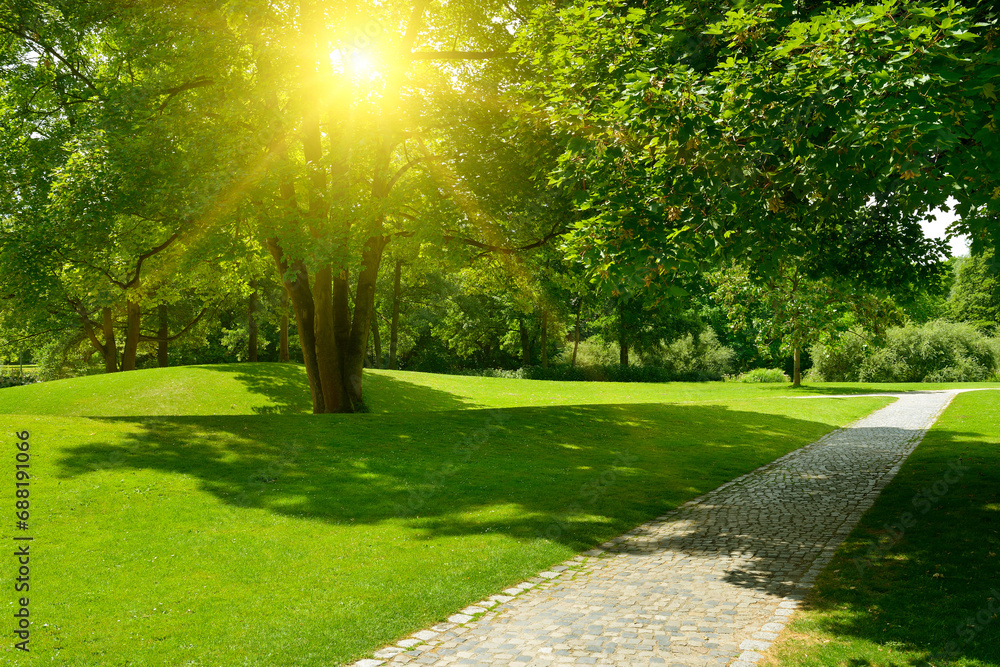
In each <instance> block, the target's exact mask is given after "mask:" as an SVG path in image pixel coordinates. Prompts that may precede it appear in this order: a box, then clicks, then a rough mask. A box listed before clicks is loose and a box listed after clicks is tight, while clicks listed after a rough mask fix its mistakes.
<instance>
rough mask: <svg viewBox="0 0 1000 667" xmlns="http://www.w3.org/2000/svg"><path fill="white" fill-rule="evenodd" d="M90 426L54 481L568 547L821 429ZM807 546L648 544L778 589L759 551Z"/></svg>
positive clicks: (725, 529) (687, 418) (386, 421)
mask: <svg viewBox="0 0 1000 667" xmlns="http://www.w3.org/2000/svg"><path fill="white" fill-rule="evenodd" d="M102 421H105V422H108V423H112V424H116V425H118V426H120V428H121V430H122V431H123V433H122V435H121V437H120V439H119V440H118V441H117V442H114V443H109V442H107V441H103V442H102V441H96V442H89V443H86V444H81V445H78V446H75V447H71V448H68V449H67V450H65V454H64V456H63V458H62V459H61V460H60V461H59V465H60V468H61V476H62V477H64V478H72V477H77V476H80V475H85V474H87V473H89V472H92V471H96V470H102V469H147V470H156V471H161V472H164V473H177V474H186V475H189V476H192V477H195V478H196V479H198V480H199V483H200V485H201V488H202V490H204V491H205V492H207V493H209V494H211V495H212V496H214V497H215V498H217V499H219V500H221V501H222V502H223V503H226V504H227V505H229V506H231V507H232V508H233V509H234V511H235V512H238V511H239V510H240V508H257V509H264V510H267V511H269V512H273V513H275V514H278V515H284V516H291V517H296V518H300V519H306V520H313V521H321V522H327V523H330V524H337V525H359V524H369V525H374V524H379V523H381V522H390V521H392V522H401V523H402V524H404V525H405V526H407V527H408V528H410V529H412V530H413V531H414V534H415V535H416V536H417V539H421V538H425V539H432V538H435V537H439V536H461V535H470V534H479V533H500V534H506V535H509V536H511V537H514V538H517V539H537V538H546V539H550V540H553V541H557V542H560V543H562V544H565V545H567V546H569V547H571V548H573V549H577V550H582V549H586V548H590V547H592V546H593V545H595V544H598V543H601V542H603V541H605V540H607V539H609V538H612V537H615V536H617V535H620V534H621V533H623V532H624V531H626V530H629V529H631V528H633V527H634V526H636V525H638V524H641V523H643V522H645V521H648V520H650V519H652V518H654V517H656V516H659V515H662V514H664V513H665V512H667V511H669V510H672V509H674V508H676V507H677V506H678V505H680V504H681V503H683V502H685V501H687V500H689V499H691V498H692V497H695V496H698V495H701V494H704V493H706V492H708V491H710V490H712V489H714V488H716V487H718V486H719V485H720V484H722V483H724V482H726V481H728V480H731V479H733V478H735V477H737V476H739V475H741V474H743V473H746V472H749V471H751V470H753V469H755V468H758V467H760V466H761V465H764V464H767V463H768V462H770V461H773V460H774V459H776V458H778V457H779V456H781V455H782V454H784V453H786V452H788V451H789V450H791V449H793V448H795V447H796V446H800V445H804V444H807V443H809V442H812V441H814V440H816V439H817V438H818V437H819V436H820V435H822V434H823V433H825V432H828V431H829V430H831V429H833V428H834V426H833V425H830V424H826V423H822V422H820V421H813V420H808V419H801V418H792V417H787V416H780V415H768V414H762V413H758V412H747V411H740V410H732V409H729V408H728V407H726V406H720V405H659V404H634V405H599V406H594V405H588V406H558V407H531V408H513V409H506V410H462V411H451V412H435V413H424V414H390V415H352V416H345V415H324V416H321V417H313V416H309V417H306V416H296V415H289V416H282V415H276V416H260V417H249V418H248V417H235V416H234V417H171V418H159V419H149V418H144V419H128V418H105V419H103V420H102ZM831 474H833V473H832V472H831ZM235 520H238V517H237V518H236V519H235ZM782 521H783V522H787V521H786V520H785V519H782ZM640 537H641V536H640ZM803 539H804V540H805V541H806V542H811V541H814V540H815V536H812V535H806V536H805V537H804V538H803ZM706 545H713V546H710V547H709V546H706ZM714 545H720V546H719V547H718V548H716V547H715V546H714ZM807 546H815V545H814V544H813V545H807V544H801V545H800V544H796V543H790V542H789V537H788V533H787V531H786V530H783V529H782V527H778V528H776V527H775V526H773V525H769V524H767V523H766V522H760V523H749V524H746V525H740V526H733V525H727V524H726V523H724V522H723V523H712V524H709V523H707V522H706V523H705V524H704V525H695V526H693V527H691V528H690V530H688V532H687V533H686V534H684V535H681V536H680V537H679V538H678V539H677V540H666V541H663V542H661V543H658V544H655V545H654V549H659V550H673V551H682V550H683V551H685V552H689V553H711V554H712V555H719V554H720V553H734V552H742V553H759V554H762V556H761V557H760V558H758V559H756V561H755V562H754V566H753V567H749V568H745V571H733V572H730V573H729V574H728V575H727V577H726V580H728V581H730V582H731V583H734V584H736V585H740V586H744V587H748V588H756V589H762V590H767V591H769V592H772V593H776V594H781V593H783V592H787V590H788V586H787V585H786V584H785V583H784V582H782V581H781V579H780V578H778V579H776V578H775V577H773V576H765V574H766V572H767V571H768V570H769V568H772V567H775V566H776V565H778V564H780V558H776V557H775V556H774V555H773V554H784V553H787V552H788V551H789V550H792V551H794V550H795V549H798V548H800V547H807ZM706 549H707V550H708V551H706ZM620 551H623V552H628V545H622V547H621V548H620ZM807 566H808V564H805V565H803V567H807ZM786 574H789V573H787V572H786ZM791 574H794V573H791Z"/></svg>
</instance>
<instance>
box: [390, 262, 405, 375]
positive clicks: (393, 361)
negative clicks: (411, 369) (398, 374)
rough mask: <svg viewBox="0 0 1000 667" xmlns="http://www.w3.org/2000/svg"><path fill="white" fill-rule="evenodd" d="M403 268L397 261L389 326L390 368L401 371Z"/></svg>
mask: <svg viewBox="0 0 1000 667" xmlns="http://www.w3.org/2000/svg"><path fill="white" fill-rule="evenodd" d="M402 268H403V260H401V259H397V260H396V271H395V273H394V274H393V277H392V321H391V323H390V325H389V368H391V369H392V370H394V371H395V370H399V361H398V359H397V357H396V349H397V343H398V342H399V300H400V295H401V293H402V290H401V289H400V287H399V275H400V272H401V271H402Z"/></svg>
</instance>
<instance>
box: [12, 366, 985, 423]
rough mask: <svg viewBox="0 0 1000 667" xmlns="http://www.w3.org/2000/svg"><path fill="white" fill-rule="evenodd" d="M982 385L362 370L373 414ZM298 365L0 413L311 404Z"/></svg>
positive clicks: (97, 393)
mask: <svg viewBox="0 0 1000 667" xmlns="http://www.w3.org/2000/svg"><path fill="white" fill-rule="evenodd" d="M976 386H983V387H988V386H992V387H1000V383H993V384H989V383H981V384H954V383H953V384H917V385H914V384H861V383H826V384H818V385H812V386H804V387H802V388H800V389H792V387H791V386H790V385H788V384H742V383H733V382H727V383H722V382H667V383H624V382H550V381H545V380H510V379H505V378H484V377H465V376H459V375H438V374H433V373H411V372H406V371H379V370H366V371H365V385H364V387H365V400H366V402H367V403H368V407H369V408H370V409H371V410H372V412H375V413H390V412H397V413H398V412H417V411H426V410H458V409H468V408H513V407H530V406H543V405H548V406H555V405H594V404H609V405H613V404H626V403H627V404H636V403H662V402H665V401H666V402H670V403H681V402H692V401H694V402H703V401H728V400H733V399H745V398H777V397H786V396H796V395H823V394H857V393H867V392H879V391H910V390H913V389H944V388H948V387H976ZM311 405H312V404H311V402H310V399H309V389H308V385H307V384H306V377H305V371H304V369H303V367H302V366H301V365H300V364H271V363H259V364H219V365H212V366H179V367H174V368H156V369H150V370H145V371H141V372H139V374H138V375H135V374H134V373H111V374H106V375H105V374H102V375H92V376H88V377H79V378H73V379H69V380H58V381H55V382H42V383H38V384H32V385H27V386H23V387H10V388H7V389H0V414H35V415H63V416H71V415H72V416H86V417H117V416H171V415H263V414H308V413H309V412H311Z"/></svg>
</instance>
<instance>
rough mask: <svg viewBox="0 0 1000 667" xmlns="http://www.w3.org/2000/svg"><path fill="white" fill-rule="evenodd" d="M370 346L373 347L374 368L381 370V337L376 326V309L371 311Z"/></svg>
mask: <svg viewBox="0 0 1000 667" xmlns="http://www.w3.org/2000/svg"><path fill="white" fill-rule="evenodd" d="M372 344H373V345H374V347H375V368H382V335H381V332H379V326H378V309H373V310H372Z"/></svg>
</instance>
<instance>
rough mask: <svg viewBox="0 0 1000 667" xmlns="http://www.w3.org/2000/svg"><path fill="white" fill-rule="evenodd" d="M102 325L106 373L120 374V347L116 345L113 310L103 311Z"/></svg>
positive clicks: (104, 309) (106, 309)
mask: <svg viewBox="0 0 1000 667" xmlns="http://www.w3.org/2000/svg"><path fill="white" fill-rule="evenodd" d="M101 325H102V328H103V329H104V349H103V351H102V352H103V354H104V371H105V372H107V373H116V372H118V345H117V344H116V343H115V322H114V319H113V318H112V317H111V309H110V308H103V309H102V310H101Z"/></svg>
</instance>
